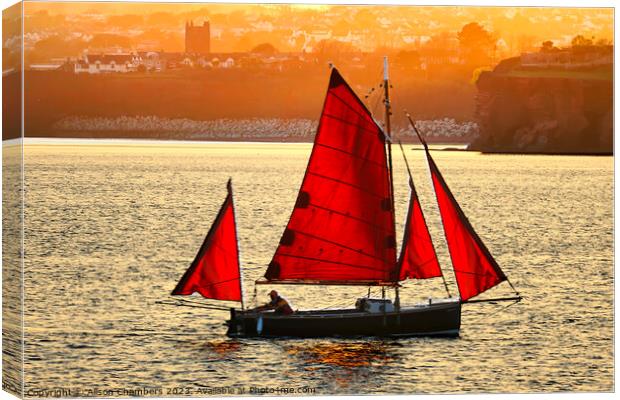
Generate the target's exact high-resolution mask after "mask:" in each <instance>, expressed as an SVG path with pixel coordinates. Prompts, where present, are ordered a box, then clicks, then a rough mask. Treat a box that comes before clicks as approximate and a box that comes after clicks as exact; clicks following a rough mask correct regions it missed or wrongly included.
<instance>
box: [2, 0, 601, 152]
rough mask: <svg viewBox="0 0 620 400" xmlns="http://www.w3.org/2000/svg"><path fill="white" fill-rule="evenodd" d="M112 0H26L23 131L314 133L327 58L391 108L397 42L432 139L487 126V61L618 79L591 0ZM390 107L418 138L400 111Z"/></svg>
mask: <svg viewBox="0 0 620 400" xmlns="http://www.w3.org/2000/svg"><path fill="white" fill-rule="evenodd" d="M85 4H86V3H85ZM102 7H104V6H95V5H93V4H90V5H88V4H86V5H82V4H77V5H76V6H75V7H72V8H70V10H71V11H68V10H69V9H66V8H63V7H62V6H58V5H57V7H56V9H51V8H50V9H48V8H45V7H41V6H40V5H39V4H38V3H29V5H28V7H27V10H26V13H25V26H26V27H27V29H26V30H25V31H24V36H23V50H24V53H23V60H24V66H23V68H24V70H25V72H26V74H27V78H28V81H29V82H30V84H29V88H30V96H28V97H27V99H26V100H27V101H26V104H25V108H26V110H27V111H29V112H30V118H29V119H28V123H27V124H26V127H25V128H26V132H36V133H34V134H36V135H41V134H44V135H52V136H67V135H69V136H74V135H86V136H88V135H95V136H98V137H99V136H101V137H105V136H106V135H120V136H125V135H129V136H132V137H133V136H139V137H157V138H163V139H166V138H168V139H195V140H202V139H204V140H218V139H224V140H254V139H256V140H285V141H286V140H288V141H294V140H301V141H308V140H312V135H313V132H314V129H315V126H316V120H315V118H316V116H317V115H318V112H319V111H320V102H319V100H317V99H320V98H321V96H322V94H321V91H322V90H323V88H324V84H325V83H324V77H325V76H326V69H327V67H328V66H329V65H336V66H337V67H338V68H339V69H340V70H341V71H343V72H344V73H345V74H346V76H347V77H348V79H349V80H350V82H351V83H352V85H353V87H354V89H355V90H356V91H357V92H358V94H359V95H360V97H362V98H363V100H364V101H365V102H366V104H367V106H368V107H369V108H370V109H371V111H373V112H375V113H381V110H380V109H379V108H378V105H379V104H380V96H379V95H378V93H380V91H379V90H376V89H378V88H379V84H380V82H381V65H382V58H383V56H388V58H389V63H390V71H391V73H392V76H393V79H392V82H394V83H393V84H394V85H397V87H396V88H395V89H394V90H393V96H394V98H393V100H392V101H393V102H394V107H395V108H399V109H401V110H402V109H408V110H410V111H412V112H413V113H415V115H416V119H417V120H418V121H420V126H421V127H422V128H423V129H425V130H426V134H427V135H428V137H429V139H431V140H435V141H447V142H458V143H470V142H475V141H476V140H477V139H478V138H479V136H480V134H481V133H480V132H482V131H484V130H485V129H484V127H481V126H480V121H481V120H484V118H487V117H486V116H485V114H484V113H485V112H484V111H481V110H485V109H487V108H489V106H488V104H489V102H493V101H495V97H493V98H489V99H487V98H486V97H485V96H489V95H488V93H490V92H489V91H485V90H482V91H481V90H479V87H478V86H479V85H478V80H479V77H480V76H483V75H484V74H485V73H488V72H490V71H494V72H495V73H500V74H503V75H505V76H512V77H523V78H525V79H528V78H529V77H533V76H544V77H548V78H552V79H555V78H558V77H571V78H576V77H579V78H580V79H581V78H584V79H586V80H587V79H591V78H593V79H601V78H602V79H603V80H609V79H611V78H610V77H611V73H610V71H611V67H612V64H613V42H612V41H611V39H609V38H611V37H612V28H613V16H611V19H610V15H611V14H610V13H608V12H604V11H601V12H597V11H596V10H590V11H586V10H582V9H574V10H571V12H570V13H566V12H563V11H561V10H559V9H544V8H543V9H528V8H497V9H493V10H485V9H483V8H475V7H399V6H395V7H372V6H366V7H361V6H360V7H356V6H333V7H332V6H316V7H314V6H312V7H311V6H308V7H296V6H287V5H277V6H275V5H274V6H265V5H256V6H251V7H250V8H251V11H252V12H250V9H249V8H248V7H249V6H248V7H240V6H236V5H230V4H228V5H222V4H220V5H218V4H210V5H208V6H205V5H199V4H196V5H187V6H185V7H184V8H183V9H176V8H174V7H169V6H168V5H165V4H159V5H155V4H151V5H149V8H150V10H149V12H146V13H145V12H137V8H135V7H138V6H134V5H131V4H129V3H128V4H125V5H106V6H105V7H104V8H105V10H106V11H105V12H104V11H102V10H103V9H104V8H102ZM132 7H134V8H132ZM448 11H449V12H448ZM568 22H570V24H568ZM5 24H6V25H10V24H11V21H5ZM517 24H518V25H519V29H517V28H515V25H517ZM575 26H578V27H579V29H580V30H579V31H577V32H576V31H575V30H574V27H575ZM524 32H529V33H527V34H525V33H524ZM21 44H22V43H21V41H20V40H18V38H15V37H12V38H11V37H10V38H8V40H5V41H4V43H3V60H4V62H3V76H7V75H10V73H11V71H14V70H15V67H14V65H18V64H19V62H20V60H21V57H20V49H21ZM247 93H252V96H249V97H248V95H247ZM162 94H165V96H162ZM50 95H52V96H55V98H57V99H58V100H57V101H56V102H54V104H53V105H49V104H48V103H47V102H45V98H46V97H48V96H50ZM494 96H495V95H494ZM43 104H48V105H47V106H46V107H43ZM283 104H285V105H286V107H284V106H283ZM481 105H484V106H481ZM392 122H393V128H394V130H395V131H396V132H400V133H399V135H400V136H401V137H402V138H403V139H404V140H413V139H414V138H413V135H412V133H411V132H410V130H409V129H408V124H407V121H406V118H404V115H401V114H400V113H398V114H395V115H394V116H393V121H392ZM545 126H546V125H545Z"/></svg>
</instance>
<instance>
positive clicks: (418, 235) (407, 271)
mask: <svg viewBox="0 0 620 400" xmlns="http://www.w3.org/2000/svg"><path fill="white" fill-rule="evenodd" d="M409 189H410V191H411V196H410V199H409V210H408V211H407V220H406V222H405V233H404V235H403V246H402V248H401V253H400V258H399V260H398V262H399V268H400V277H399V279H400V280H405V279H407V278H413V279H428V278H436V277H439V276H442V273H441V268H440V267H439V261H438V260H437V254H436V253H435V247H434V246H433V242H432V240H431V235H430V234H429V232H428V226H427V225H426V220H425V219H424V214H423V213H422V207H421V206H420V200H419V199H418V194H417V192H416V190H415V185H414V184H413V180H412V179H411V178H410V179H409Z"/></svg>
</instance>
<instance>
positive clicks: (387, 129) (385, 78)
mask: <svg viewBox="0 0 620 400" xmlns="http://www.w3.org/2000/svg"><path fill="white" fill-rule="evenodd" d="M383 88H384V93H385V98H384V100H383V102H384V104H385V133H386V134H387V137H388V139H389V140H388V143H387V148H388V172H389V177H390V198H391V199H390V200H391V202H392V226H393V227H394V232H396V215H395V212H396V209H395V208H394V178H393V176H392V128H391V125H390V115H391V114H392V104H391V103H390V89H389V88H390V80H389V73H388V58H387V56H385V57H383ZM394 247H396V245H394ZM394 280H398V277H396V279H394Z"/></svg>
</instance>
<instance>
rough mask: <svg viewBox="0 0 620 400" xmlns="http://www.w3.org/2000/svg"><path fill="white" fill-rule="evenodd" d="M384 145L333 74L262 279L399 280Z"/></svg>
mask: <svg viewBox="0 0 620 400" xmlns="http://www.w3.org/2000/svg"><path fill="white" fill-rule="evenodd" d="M385 141H386V139H385V136H384V134H383V132H382V130H381V129H380V128H379V127H378V126H377V124H376V123H375V121H374V120H373V118H372V117H371V115H370V112H369V111H368V110H367V108H366V107H365V106H364V104H363V103H362V102H361V101H360V99H359V98H358V97H357V96H356V95H355V93H354V92H353V90H352V89H351V87H350V86H349V85H348V84H347V83H346V82H345V81H344V79H343V78H342V77H341V76H340V74H339V73H338V71H337V70H336V69H335V68H334V69H332V74H331V78H330V82H329V88H328V91H327V96H326V98H325V103H324V106H323V112H322V114H321V118H320V120H319V128H318V131H317V133H316V137H315V141H314V148H313V149H312V154H311V156H310V161H309V163H308V167H307V169H306V175H305V177H304V180H303V183H302V185H301V189H300V191H299V195H298V197H297V201H296V204H295V208H294V210H293V213H292V215H291V218H290V220H289V222H288V225H287V227H286V230H285V231H284V234H283V235H282V238H281V240H280V244H279V246H278V249H277V250H276V253H275V255H274V257H273V260H272V261H271V263H270V264H269V268H268V270H267V272H266V274H265V277H266V278H267V279H268V280H270V281H275V280H287V281H306V282H307V281H322V282H324V283H329V282H332V283H333V282H335V281H342V282H343V283H350V284H355V283H360V282H362V281H368V282H387V281H392V282H393V281H396V280H397V279H398V270H397V268H396V267H397V266H396V242H395V234H394V216H393V212H392V197H391V188H390V181H389V174H388V166H387V157H386V151H385Z"/></svg>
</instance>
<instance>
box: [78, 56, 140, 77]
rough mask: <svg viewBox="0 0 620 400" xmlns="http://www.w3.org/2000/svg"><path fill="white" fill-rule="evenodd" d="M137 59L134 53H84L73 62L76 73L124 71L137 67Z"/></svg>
mask: <svg viewBox="0 0 620 400" xmlns="http://www.w3.org/2000/svg"><path fill="white" fill-rule="evenodd" d="M138 65H139V59H138V57H137V56H136V55H134V54H129V53H125V54H85V55H84V57H83V58H82V59H80V60H78V61H77V62H76V63H75V69H74V72H75V73H76V74H80V73H88V74H101V73H109V72H116V73H126V72H133V71H136V70H137V69H138Z"/></svg>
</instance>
